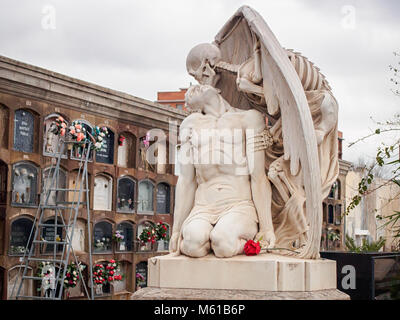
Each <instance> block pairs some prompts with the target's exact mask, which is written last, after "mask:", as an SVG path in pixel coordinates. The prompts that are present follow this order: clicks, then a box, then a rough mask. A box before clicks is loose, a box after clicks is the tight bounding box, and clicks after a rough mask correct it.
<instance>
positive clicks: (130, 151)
mask: <svg viewBox="0 0 400 320" xmlns="http://www.w3.org/2000/svg"><path fill="white" fill-rule="evenodd" d="M135 162H136V137H135V136H134V135H133V134H130V133H128V132H123V133H121V134H120V135H119V137H118V166H119V167H123V168H135V167H136V165H135Z"/></svg>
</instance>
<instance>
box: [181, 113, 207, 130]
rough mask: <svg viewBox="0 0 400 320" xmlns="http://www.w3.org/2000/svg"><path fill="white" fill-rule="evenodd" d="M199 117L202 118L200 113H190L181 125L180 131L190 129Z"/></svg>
mask: <svg viewBox="0 0 400 320" xmlns="http://www.w3.org/2000/svg"><path fill="white" fill-rule="evenodd" d="M201 117H203V115H202V114H201V113H198V112H196V113H192V114H190V115H188V116H187V117H186V118H185V119H184V120H183V121H182V123H181V126H180V128H181V129H188V128H192V127H193V125H194V123H195V122H196V121H197V120H198V119H200V118H201Z"/></svg>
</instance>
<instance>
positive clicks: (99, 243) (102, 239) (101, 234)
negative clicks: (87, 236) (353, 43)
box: [93, 221, 112, 253]
mask: <svg viewBox="0 0 400 320" xmlns="http://www.w3.org/2000/svg"><path fill="white" fill-rule="evenodd" d="M93 233H94V235H93V236H94V245H93V246H94V252H95V253H104V252H111V251H112V242H111V241H112V224H111V223H109V222H107V221H101V222H98V223H96V224H95V226H94V232H93Z"/></svg>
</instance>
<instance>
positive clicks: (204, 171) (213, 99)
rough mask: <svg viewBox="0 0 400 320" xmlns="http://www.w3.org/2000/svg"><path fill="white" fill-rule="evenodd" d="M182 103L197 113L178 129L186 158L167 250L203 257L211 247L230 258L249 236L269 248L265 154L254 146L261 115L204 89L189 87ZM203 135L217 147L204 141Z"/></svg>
mask: <svg viewBox="0 0 400 320" xmlns="http://www.w3.org/2000/svg"><path fill="white" fill-rule="evenodd" d="M186 103H187V105H188V106H189V107H190V108H191V109H192V110H193V109H196V110H198V111H199V112H197V113H192V114H191V115H190V116H188V117H187V118H186V119H185V120H184V121H183V122H182V124H181V127H180V141H181V151H180V152H181V154H183V153H185V152H187V154H189V159H188V161H186V162H185V163H181V167H180V170H181V173H180V176H179V180H178V184H177V189H176V194H177V200H178V201H177V203H176V207H175V219H174V232H173V234H172V239H171V250H172V251H176V250H178V249H179V250H180V251H181V252H182V253H183V254H185V255H188V256H191V257H203V256H205V255H207V254H208V253H209V252H210V249H212V251H213V252H214V254H215V255H216V256H217V257H232V256H234V255H238V254H240V253H242V252H243V247H244V245H245V243H246V240H247V239H253V238H254V237H256V238H261V237H262V238H263V239H264V241H267V242H268V244H269V246H271V247H273V246H274V244H275V235H274V230H273V225H272V216H271V197H270V195H271V186H270V184H269V181H268V179H267V177H266V173H265V168H264V164H265V150H264V149H263V148H259V145H261V144H262V141H260V142H258V137H260V138H262V134H263V132H264V130H265V117H264V116H263V115H262V114H261V113H260V112H259V111H257V110H247V111H246V110H240V109H236V108H233V107H231V106H230V105H229V104H228V103H227V102H226V101H225V100H224V99H223V98H222V96H221V95H220V93H219V90H217V89H216V88H214V87H212V86H210V85H196V86H192V87H191V88H190V89H189V90H188V91H187V93H186ZM207 133H211V135H212V136H213V138H214V140H215V138H217V140H218V143H213V142H211V143H210V142H209V140H210V139H208V138H209V137H210V135H207ZM242 150H245V152H244V154H245V155H246V156H245V157H242V156H241V155H242ZM196 154H197V155H199V156H200V159H196ZM208 156H212V157H214V159H210V158H208ZM250 157H251V158H250ZM213 160H214V161H213ZM249 164H251V166H250V165H249ZM176 230H181V232H180V233H178V232H176ZM179 236H181V239H180V241H179V242H178V241H177V239H178V237H179ZM178 247H179V248H178Z"/></svg>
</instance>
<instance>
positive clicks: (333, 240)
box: [321, 131, 351, 251]
mask: <svg viewBox="0 0 400 320" xmlns="http://www.w3.org/2000/svg"><path fill="white" fill-rule="evenodd" d="M338 139H339V141H338V157H339V176H338V178H337V180H336V182H335V183H334V184H333V186H332V188H331V190H330V192H329V195H328V197H327V198H326V199H325V200H324V201H323V203H322V212H323V220H322V221H323V222H322V237H321V250H322V251H343V250H345V240H346V236H345V234H346V219H345V216H344V213H345V211H346V189H347V184H346V177H347V174H348V173H349V170H350V168H351V163H350V162H348V161H345V160H343V159H342V154H343V152H342V141H343V133H342V132H340V131H339V132H338Z"/></svg>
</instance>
